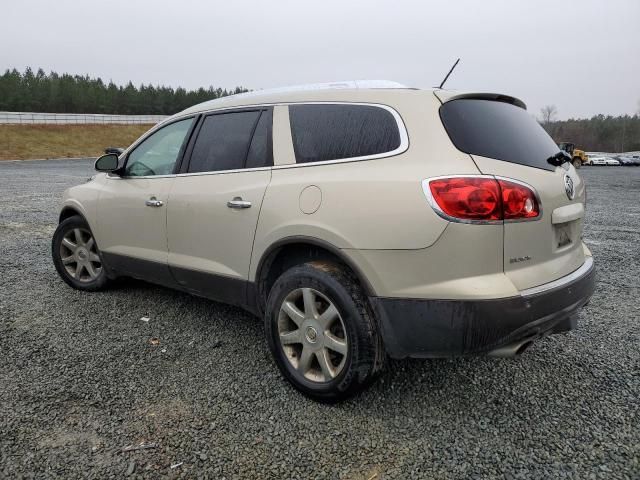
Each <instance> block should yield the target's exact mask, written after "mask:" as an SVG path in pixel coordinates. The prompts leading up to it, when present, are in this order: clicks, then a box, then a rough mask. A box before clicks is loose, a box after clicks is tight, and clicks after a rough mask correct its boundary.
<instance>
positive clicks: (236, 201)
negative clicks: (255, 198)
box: [227, 197, 251, 208]
mask: <svg viewBox="0 0 640 480" xmlns="http://www.w3.org/2000/svg"><path fill="white" fill-rule="evenodd" d="M227 207H229V208H250V207H251V202H247V201H246V200H242V197H234V198H233V200H230V201H228V202H227Z"/></svg>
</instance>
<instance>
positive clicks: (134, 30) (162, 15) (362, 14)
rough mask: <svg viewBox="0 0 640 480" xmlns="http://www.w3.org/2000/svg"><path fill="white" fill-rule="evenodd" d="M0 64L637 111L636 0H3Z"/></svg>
mask: <svg viewBox="0 0 640 480" xmlns="http://www.w3.org/2000/svg"><path fill="white" fill-rule="evenodd" d="M1 11H2V15H1V16H0V22H1V23H0V25H1V28H0V69H2V70H3V71H4V69H6V68H13V67H16V68H18V69H20V70H23V69H24V68H25V67H26V66H28V65H29V66H31V67H32V68H34V69H37V68H38V67H42V68H44V69H45V70H46V71H49V70H55V71H57V72H59V73H63V72H69V73H80V74H89V75H91V76H99V77H102V78H103V79H104V80H109V79H112V80H113V81H114V82H116V83H125V82H127V81H128V80H132V81H133V82H134V84H136V85H138V84H140V83H142V82H144V83H153V84H165V85H170V86H173V87H177V86H183V87H185V88H197V87H200V86H208V85H214V86H216V87H218V86H220V87H227V88H230V87H234V86H237V85H242V86H245V87H247V88H252V89H255V88H268V87H274V86H283V85H293V84H299V83H315V82H324V81H336V80H354V79H387V80H396V81H399V82H402V83H405V84H407V85H409V86H415V87H430V86H433V85H437V84H439V83H440V81H441V80H442V78H443V77H444V75H445V73H446V72H447V70H448V69H449V67H450V66H451V64H452V63H453V61H454V60H455V59H456V58H457V57H461V58H462V60H461V62H460V64H459V65H458V68H457V70H456V72H454V74H453V75H452V77H451V78H450V79H449V82H448V83H447V87H449V88H457V89H462V90H475V91H492V92H500V93H507V94H512V95H515V96H517V97H519V98H521V99H522V100H524V101H525V103H527V105H528V107H529V110H530V111H531V112H532V113H534V114H536V115H537V114H538V113H539V110H540V108H541V107H542V106H543V105H546V104H555V105H556V106H557V108H558V112H559V118H568V117H571V116H575V117H585V116H591V115H594V114H597V113H604V114H612V115H618V114H624V113H629V114H633V113H635V112H636V111H638V109H640V104H639V102H640V0H582V1H577V0H576V1H571V0H555V1H552V0H548V1H547V0H545V1H534V0H529V1H517V0H511V1H509V0H476V1H471V0H449V1H446V0H445V1H443V0H441V1H437V2H431V1H417V0H416V1H408V0H407V1H405V0H393V1H386V0H384V1H383V0H368V1H359V0H358V1H350V0H342V1H340V0H316V1H309V0H307V1H305V0H263V1H257V0H255V1H250V0H241V1H238V0H226V1H204V0H202V1H199V0H178V1H172V2H167V1H158V0H156V1H152V0H112V1H107V0H55V1H54V0H20V1H11V0H5V2H4V5H3V6H2V10H1Z"/></svg>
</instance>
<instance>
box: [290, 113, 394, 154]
mask: <svg viewBox="0 0 640 480" xmlns="http://www.w3.org/2000/svg"><path fill="white" fill-rule="evenodd" d="M289 118H290V122H291V135H292V138H293V147H294V150H295V154H296V162H297V163H307V162H322V161H325V160H338V159H347V158H355V157H365V156H369V155H379V154H383V153H388V152H392V151H394V150H396V149H397V148H398V147H399V146H400V132H399V130H398V123H397V122H396V119H395V117H394V116H393V115H392V114H391V112H389V111H388V110H386V109H384V108H380V107H374V106H369V105H323V104H313V105H289Z"/></svg>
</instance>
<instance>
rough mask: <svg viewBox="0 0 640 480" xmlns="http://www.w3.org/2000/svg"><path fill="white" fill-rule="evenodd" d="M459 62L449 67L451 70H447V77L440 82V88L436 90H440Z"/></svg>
mask: <svg viewBox="0 0 640 480" xmlns="http://www.w3.org/2000/svg"><path fill="white" fill-rule="evenodd" d="M459 61H460V59H457V60H456V63H454V64H453V67H451V70H449V73H447V76H446V77H444V80H442V83H441V84H440V86H439V87H438V88H442V87H443V85H444V83H445V82H446V81H447V80H448V79H449V75H451V72H453V69H454V68H456V65H458V62H459Z"/></svg>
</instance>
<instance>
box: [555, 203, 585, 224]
mask: <svg viewBox="0 0 640 480" xmlns="http://www.w3.org/2000/svg"><path fill="white" fill-rule="evenodd" d="M582 217H584V206H583V205H582V203H572V204H570V205H565V206H563V207H558V208H556V209H555V210H554V211H553V212H552V213H551V223H553V224H556V223H567V222H572V221H573V220H577V219H579V218H582Z"/></svg>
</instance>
